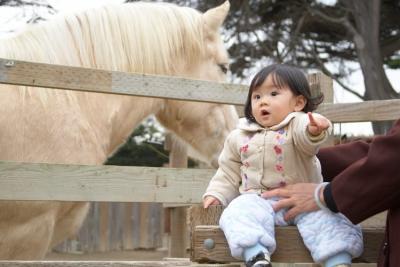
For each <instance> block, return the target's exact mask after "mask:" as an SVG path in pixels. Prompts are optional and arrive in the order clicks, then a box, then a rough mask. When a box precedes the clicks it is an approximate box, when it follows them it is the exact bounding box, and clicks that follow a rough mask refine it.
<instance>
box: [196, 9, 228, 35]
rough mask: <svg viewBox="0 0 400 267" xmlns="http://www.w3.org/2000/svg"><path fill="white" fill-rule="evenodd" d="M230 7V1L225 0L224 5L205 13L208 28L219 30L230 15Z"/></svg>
mask: <svg viewBox="0 0 400 267" xmlns="http://www.w3.org/2000/svg"><path fill="white" fill-rule="evenodd" d="M229 7H230V3H229V1H225V3H223V4H222V5H220V6H217V7H214V8H212V9H209V10H207V12H205V13H204V14H203V19H204V23H205V24H206V28H207V30H209V31H210V32H212V33H216V32H218V31H219V28H220V27H221V25H222V23H223V22H224V20H225V18H226V16H227V15H228V11H229Z"/></svg>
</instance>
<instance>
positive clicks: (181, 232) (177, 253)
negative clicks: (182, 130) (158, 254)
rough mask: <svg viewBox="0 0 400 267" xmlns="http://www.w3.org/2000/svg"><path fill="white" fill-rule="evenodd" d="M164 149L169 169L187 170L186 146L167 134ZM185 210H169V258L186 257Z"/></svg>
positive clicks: (174, 136) (172, 208)
mask: <svg viewBox="0 0 400 267" xmlns="http://www.w3.org/2000/svg"><path fill="white" fill-rule="evenodd" d="M165 148H166V149H168V150H169V151H170V152H169V167H171V168H187V166H188V155H187V145H186V144H185V143H184V142H183V141H181V140H180V139H179V138H177V137H176V135H174V134H173V133H169V134H167V135H166V138H165ZM210 177H211V176H210ZM186 209H187V207H171V208H169V212H170V219H171V221H170V230H171V231H170V233H171V234H170V240H169V248H168V256H169V257H186V248H187V246H188V244H189V242H188V237H189V231H188V227H187V224H186Z"/></svg>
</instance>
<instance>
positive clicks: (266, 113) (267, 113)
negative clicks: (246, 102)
mask: <svg viewBox="0 0 400 267" xmlns="http://www.w3.org/2000/svg"><path fill="white" fill-rule="evenodd" d="M266 115H269V112H268V111H266V110H261V116H266Z"/></svg>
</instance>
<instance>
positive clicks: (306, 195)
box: [261, 183, 323, 221]
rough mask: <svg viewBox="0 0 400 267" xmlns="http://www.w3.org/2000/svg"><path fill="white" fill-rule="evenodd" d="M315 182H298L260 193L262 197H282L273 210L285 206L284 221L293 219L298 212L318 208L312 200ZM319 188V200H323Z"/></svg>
mask: <svg viewBox="0 0 400 267" xmlns="http://www.w3.org/2000/svg"><path fill="white" fill-rule="evenodd" d="M317 186H318V185H317V184H312V183H298V184H291V185H287V186H285V187H281V188H277V189H274V190H270V191H266V192H264V193H262V195H261V196H262V197H263V198H272V197H279V198H282V199H281V200H279V201H278V202H277V203H276V204H275V205H274V207H273V208H274V210H275V211H278V210H281V209H284V208H287V209H288V211H287V212H286V214H285V216H284V219H285V221H291V220H293V219H294V218H295V217H296V216H297V215H298V214H300V213H303V212H310V211H315V210H318V209H319V207H318V206H317V204H316V203H315V200H314V191H315V188H316V187H317ZM322 191H323V189H321V191H320V192H321V194H320V200H321V201H323V195H322Z"/></svg>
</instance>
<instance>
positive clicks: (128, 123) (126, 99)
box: [103, 95, 163, 156]
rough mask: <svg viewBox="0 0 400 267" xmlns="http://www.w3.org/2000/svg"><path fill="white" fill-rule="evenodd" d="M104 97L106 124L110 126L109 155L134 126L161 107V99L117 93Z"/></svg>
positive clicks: (124, 140) (125, 138) (123, 140)
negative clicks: (106, 109)
mask: <svg viewBox="0 0 400 267" xmlns="http://www.w3.org/2000/svg"><path fill="white" fill-rule="evenodd" d="M103 97H104V96H103ZM105 98H106V101H107V102H106V103H107V107H108V114H107V115H108V117H107V121H108V123H107V125H110V127H111V129H109V133H110V136H109V137H110V139H109V146H108V150H107V152H106V153H107V155H108V156H110V155H111V154H112V153H114V152H115V151H116V150H117V149H118V148H119V147H120V146H121V145H123V144H124V143H125V142H126V140H127V139H128V137H129V136H130V134H131V133H132V131H133V130H134V128H135V127H136V126H137V125H138V124H139V123H140V122H141V121H142V120H143V119H144V118H146V117H147V116H149V115H151V114H153V113H155V112H157V111H158V110H159V109H160V108H161V107H162V103H163V100H161V99H154V98H146V97H131V96H119V95H113V96H111V97H110V96H109V95H108V96H105Z"/></svg>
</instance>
